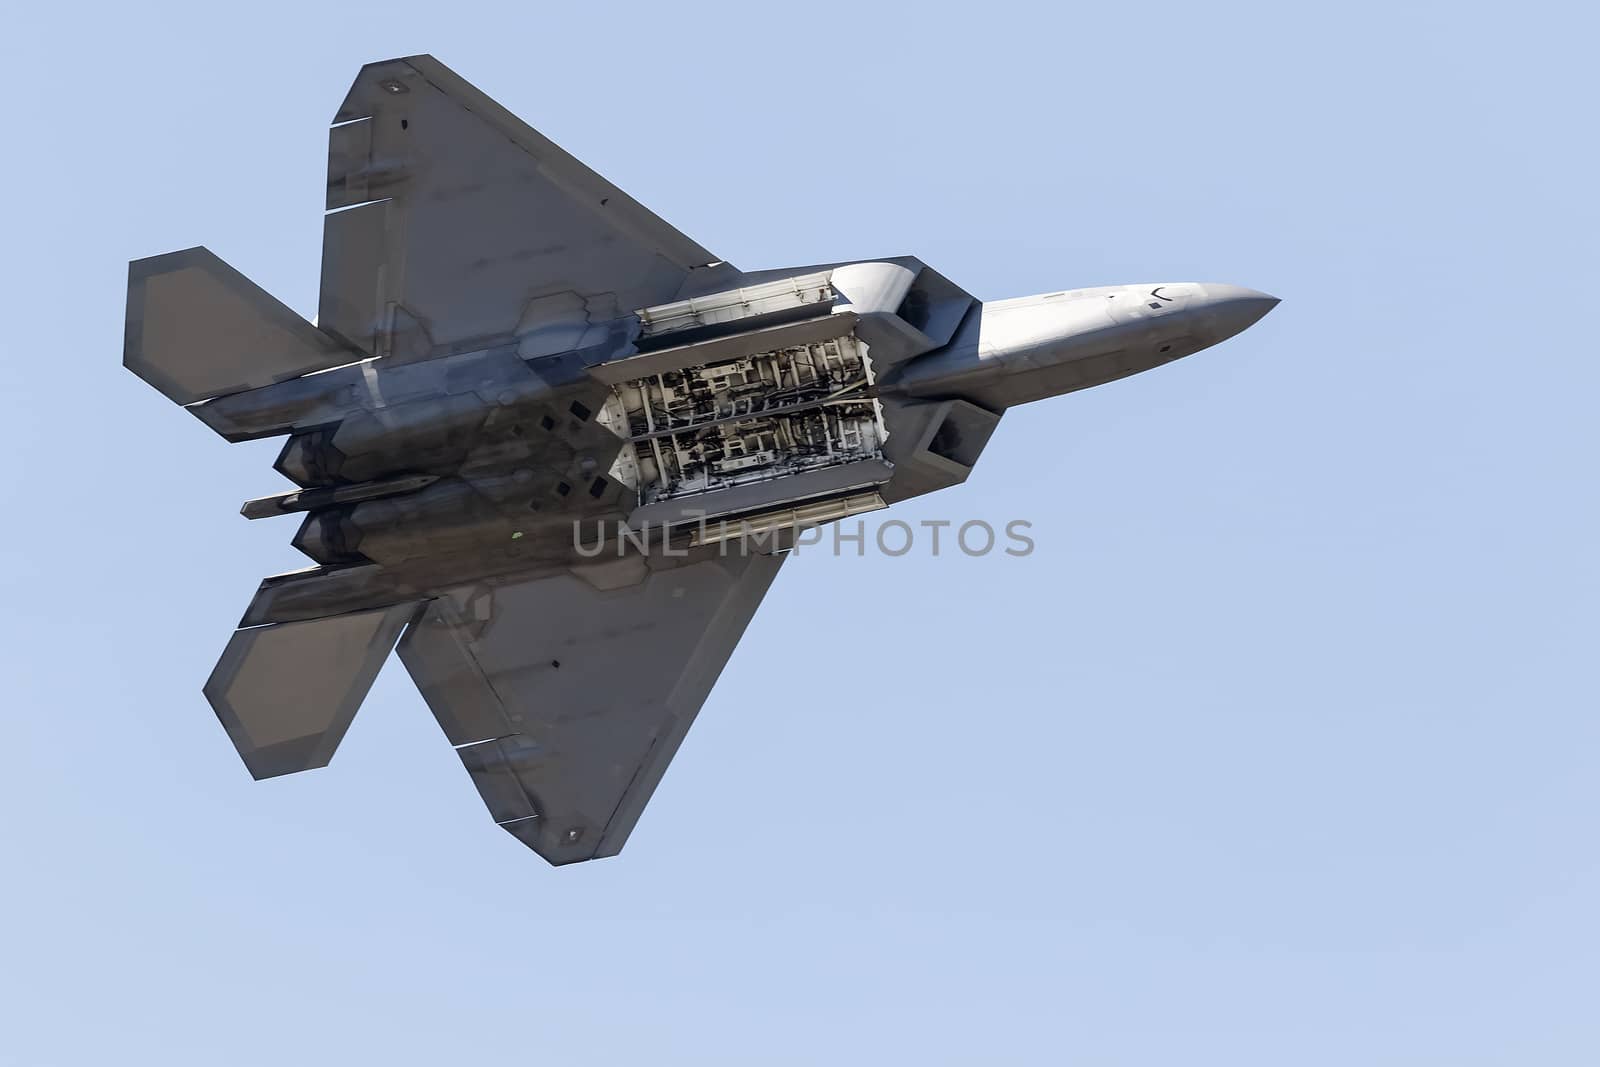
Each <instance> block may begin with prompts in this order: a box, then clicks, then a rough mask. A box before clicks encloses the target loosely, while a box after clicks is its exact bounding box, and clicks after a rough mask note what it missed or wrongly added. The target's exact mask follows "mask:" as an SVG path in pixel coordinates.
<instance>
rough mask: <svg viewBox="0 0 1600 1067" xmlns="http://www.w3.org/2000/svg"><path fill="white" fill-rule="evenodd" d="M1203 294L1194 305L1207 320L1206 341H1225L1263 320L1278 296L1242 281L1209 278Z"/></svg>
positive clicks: (1274, 305)
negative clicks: (1221, 282)
mask: <svg viewBox="0 0 1600 1067" xmlns="http://www.w3.org/2000/svg"><path fill="white" fill-rule="evenodd" d="M1200 289H1201V290H1202V292H1203V294H1204V295H1202V296H1201V297H1200V298H1199V299H1198V300H1196V301H1195V304H1194V305H1192V306H1193V307H1194V310H1195V311H1196V312H1198V313H1199V314H1200V315H1201V316H1202V317H1203V318H1204V321H1205V323H1206V327H1207V329H1206V332H1207V334H1208V337H1207V341H1208V342H1209V343H1210V344H1216V343H1217V342H1218V341H1226V340H1227V339H1228V338H1230V337H1232V336H1233V335H1234V334H1236V333H1240V332H1242V331H1244V330H1246V329H1249V328H1250V327H1251V326H1254V325H1255V324H1256V323H1258V322H1260V321H1261V318H1262V316H1264V315H1266V313H1267V312H1269V311H1271V310H1272V309H1273V308H1275V307H1277V306H1278V298H1277V297H1275V296H1268V295H1267V294H1266V293H1263V292H1260V291H1259V290H1256V289H1246V288H1245V287H1244V286H1242V285H1221V284H1218V283H1215V282H1209V283H1207V284H1205V285H1202V286H1200Z"/></svg>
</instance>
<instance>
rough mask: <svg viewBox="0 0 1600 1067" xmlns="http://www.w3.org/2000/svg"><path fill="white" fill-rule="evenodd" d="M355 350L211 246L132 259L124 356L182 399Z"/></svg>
mask: <svg viewBox="0 0 1600 1067" xmlns="http://www.w3.org/2000/svg"><path fill="white" fill-rule="evenodd" d="M356 358H358V357H357V356H356V355H355V354H353V353H351V352H350V351H349V350H348V349H347V348H346V347H345V346H343V345H341V344H340V343H339V342H338V341H336V340H335V339H334V338H332V337H329V336H328V335H327V334H325V333H323V332H322V331H321V330H319V329H317V328H316V327H315V326H313V325H311V323H309V322H307V321H306V320H305V319H303V318H301V317H300V316H299V315H297V314H295V313H294V312H293V311H292V310H290V309H289V308H288V307H285V306H284V305H283V304H282V303H281V302H279V301H278V300H277V299H276V298H275V297H273V295H272V294H271V293H269V292H267V291H266V290H265V289H262V288H261V287H260V286H258V285H256V284H255V283H254V282H252V281H251V280H250V279H248V278H246V277H245V276H244V275H243V274H240V273H239V272H238V271H236V270H234V269H233V268H232V267H230V266H228V264H226V263H224V262H223V261H222V260H221V259H219V258H218V257H217V256H216V255H214V254H213V253H212V252H211V251H210V250H209V249H206V248H186V249H184V250H183V251H181V252H169V253H167V254H166V255H162V256H151V257H150V258H148V259H136V260H134V261H133V262H132V263H129V264H128V308H127V323H126V329H125V333H124V337H123V350H122V362H123V365H124V366H126V367H127V368H128V369H129V370H131V371H133V372H134V373H135V374H137V375H138V376H139V377H141V378H143V379H144V380H145V381H147V382H149V383H150V384H151V385H153V386H155V387H156V388H157V389H159V390H161V392H162V393H163V394H164V395H165V396H166V397H167V398H168V399H169V400H172V401H173V402H174V403H178V404H193V403H196V402H197V401H200V400H206V399H209V398H210V397H215V396H221V395H223V394H226V393H237V392H242V391H244V390H246V389H256V388H259V387H261V386H264V385H271V384H272V383H274V382H279V381H283V380H284V379H286V378H295V377H298V376H300V375H302V374H308V373H310V372H311V371H318V370H327V369H328V368H330V367H337V366H339V365H340V364H342V363H349V362H350V361H351V360H353V359H356Z"/></svg>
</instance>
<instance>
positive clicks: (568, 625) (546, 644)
mask: <svg viewBox="0 0 1600 1067" xmlns="http://www.w3.org/2000/svg"><path fill="white" fill-rule="evenodd" d="M782 559H783V557H781V556H762V555H750V556H740V555H738V554H736V553H735V554H730V555H728V556H726V557H722V556H720V555H718V554H717V553H716V551H715V550H709V549H708V550H701V552H700V553H699V554H698V555H697V557H696V558H694V559H691V560H689V561H687V562H686V563H685V564H684V565H681V566H677V567H671V568H665V569H657V570H652V571H651V572H650V573H649V574H648V576H647V577H645V579H644V580H643V581H642V582H640V583H638V584H636V585H629V586H625V587H622V588H617V589H610V590H604V591H602V590H599V589H596V588H595V587H594V586H593V585H591V584H590V583H588V582H585V581H583V580H582V579H580V578H578V577H576V576H574V575H572V574H560V575H555V576H552V577H548V578H542V579H535V580H531V581H520V582H516V581H513V582H509V583H506V584H493V585H489V586H486V587H471V588H468V589H464V590H462V591H461V593H460V594H459V595H458V596H454V597H451V598H447V599H446V598H442V599H440V600H437V601H434V602H432V603H431V604H430V605H429V607H428V610H427V611H426V613H425V614H424V615H423V616H422V618H421V619H420V620H419V621H418V622H417V623H416V624H414V625H413V626H411V628H410V629H408V630H407V631H406V635H405V637H404V638H402V639H401V641H400V646H399V652H400V659H401V661H402V662H403V663H405V665H406V669H407V670H408V671H410V672H411V676H412V678H414V679H415V680H416V683H417V686H418V688H419V689H421V691H422V694H423V697H424V698H425V699H426V700H427V702H428V706H429V707H430V708H432V709H433V712H434V714H435V715H436V716H437V717H438V719H439V723H440V725H441V726H442V727H443V728H444V731H445V734H446V735H447V736H448V737H450V739H451V741H452V742H454V743H456V744H458V745H460V746H462V747H459V748H458V749H457V751H458V752H459V754H460V756H461V759H462V762H463V763H464V764H465V766H466V768H467V771H468V773H469V774H470V775H471V777H472V781H473V784H474V785H475V786H476V787H477V788H478V791H479V793H480V794H482V796H483V798H484V802H485V804H486V805H488V807H489V810H490V813H491V815H493V816H494V819H495V821H496V822H499V823H501V824H504V825H506V828H507V830H508V831H510V832H512V833H513V834H514V835H515V836H517V837H518V838H519V839H520V840H522V841H524V842H526V843H527V844H529V845H530V847H532V848H533V849H534V851H536V852H538V853H539V855H541V856H543V857H544V858H545V859H547V860H549V861H550V862H551V863H556V864H561V863H572V862H576V861H578V860H586V859H593V858H595V857H597V856H610V855H615V854H616V853H617V852H619V851H621V849H622V845H623V842H624V841H625V840H626V839H627V836H628V833H629V831H631V830H632V829H633V825H634V823H635V822H636V821H637V819H638V817H639V814H640V812H642V811H643V810H644V805H645V803H646V802H647V801H648V800H649V798H650V794H651V793H652V792H654V790H655V786H656V783H657V782H658V781H659V780H660V778H661V775H662V774H663V773H664V772H665V770H666V766H667V763H668V762H669V761H670V760H671V758H672V756H673V754H674V753H675V752H676V751H677V748H678V745H679V743H680V742H681V741H682V740H683V737H684V735H685V734H686V733H687V732H688V729H689V725H690V724H691V723H692V722H693V721H694V718H695V715H696V713H698V712H699V710H700V706H701V704H703V703H704V702H705V699H706V696H707V694H708V693H709V692H710V691H711V686H712V685H713V684H714V683H715V681H716V679H717V676H718V675H719V674H720V673H721V672H722V668H723V666H724V665H725V664H726V663H727V660H728V657H729V655H730V654H731V653H732V652H733V648H734V646H735V645H736V644H737V643H738V640H739V637H740V636H741V635H742V634H743V633H744V629H745V626H746V625H748V623H749V621H750V618H751V616H752V615H754V614H755V610H756V607H757V606H758V605H759V604H760V602H761V598H762V596H763V595H764V594H765V593H766V590H767V588H768V586H769V585H770V584H771V582H772V579H773V577H774V576H775V575H776V574H777V571H778V568H779V566H780V565H781V564H782ZM474 735H476V736H474ZM462 738H470V739H471V740H472V741H474V742H477V743H466V744H463V742H462V741H461V739H462ZM485 738H487V739H485Z"/></svg>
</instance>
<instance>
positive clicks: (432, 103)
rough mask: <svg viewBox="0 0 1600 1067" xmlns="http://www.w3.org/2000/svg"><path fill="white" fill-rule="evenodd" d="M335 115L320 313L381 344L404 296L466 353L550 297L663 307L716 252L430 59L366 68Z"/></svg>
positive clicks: (367, 343)
mask: <svg viewBox="0 0 1600 1067" xmlns="http://www.w3.org/2000/svg"><path fill="white" fill-rule="evenodd" d="M358 119H365V120H367V121H365V122H355V121H353V120H358ZM336 121H338V122H341V123H350V125H347V126H346V125H341V126H338V127H335V129H334V131H333V134H332V136H331V137H330V145H329V172H328V204H329V206H330V207H335V208H347V210H342V211H335V212H333V213H331V214H329V215H328V216H327V221H326V229H325V233H324V238H323V262H324V275H323V283H322V300H321V311H320V316H321V318H320V321H321V323H322V325H323V326H324V328H326V329H329V330H332V331H334V332H337V333H338V334H340V335H342V336H344V337H346V338H348V339H349V340H350V341H351V342H352V343H354V344H357V345H360V346H361V347H362V348H363V349H365V350H366V351H368V352H372V353H374V354H380V353H383V352H384V350H385V347H386V346H385V342H384V340H383V338H382V336H381V335H382V334H383V333H384V331H386V330H388V329H389V324H388V323H387V322H385V321H381V320H382V317H383V316H387V315H388V314H390V307H391V305H392V306H393V307H395V308H396V309H399V310H400V311H403V313H404V314H405V315H406V316H409V318H410V319H411V320H413V321H414V322H416V323H417V324H420V325H421V326H423V327H425V328H426V332H427V335H428V337H429V339H430V342H431V344H433V345H435V346H438V347H439V348H440V349H442V350H458V349H459V348H460V346H461V345H463V344H465V343H468V342H474V343H478V344H484V343H489V342H491V341H495V342H498V341H502V340H508V339H511V338H513V337H515V336H518V335H520V333H523V332H528V331H531V330H535V329H537V328H538V326H539V325H540V323H538V322H536V321H529V315H527V314H525V312H526V311H527V310H528V309H529V308H530V307H533V308H535V310H537V309H538V308H539V307H540V306H542V305H541V304H538V303H535V302H536V301H540V300H541V299H542V298H544V297H546V296H549V295H551V294H558V293H568V292H570V293H573V294H576V296H577V297H579V298H583V299H588V298H591V297H596V296H599V295H601V294H605V295H606V296H607V301H606V303H609V304H611V305H613V306H619V307H621V308H624V309H633V308H642V307H647V306H650V305H653V304H660V303H663V302H665V301H668V300H671V299H673V298H674V297H676V296H677V294H678V291H679V290H680V289H681V288H682V286H683V282H684V279H685V277H686V276H687V275H688V272H689V271H690V270H691V269H692V268H694V267H698V266H703V265H705V264H708V263H711V262H712V261H714V260H715V259H716V258H717V257H716V256H714V255H712V254H711V253H710V252H708V251H706V250H705V249H704V248H702V247H700V246H699V245H698V244H696V243H695V242H694V241H691V240H690V239H688V238H687V237H685V236H684V235H683V234H681V233H679V232H678V231H677V230H675V229H673V228H672V227H671V226H669V225H668V224H667V223H665V222H663V221H662V220H661V219H660V218H658V217H657V216H656V215H654V214H652V213H651V212H650V211H648V210H647V209H645V208H644V207H643V206H641V205H640V204H639V203H638V202H637V201H635V200H633V199H632V198H631V197H629V196H628V195H627V194H625V193H623V192H622V191H621V190H620V189H618V188H617V187H616V186H614V185H612V184H611V183H610V182H608V181H606V180H605V179H604V178H601V177H600V176H599V175H598V174H596V173H595V172H594V171H592V170H590V169H589V168H588V167H586V166H584V165H583V164H582V163H580V162H579V161H578V160H576V159H574V158H573V157H572V156H570V155H568V154H567V153H566V152H564V151H563V150H562V149H560V148H559V147H557V146H556V145H555V144H554V143H553V142H551V141H550V140H548V139H547V138H545V137H543V136H541V135H540V134H539V133H537V132H536V131H534V130H533V129H531V128H530V127H528V126H527V124H525V123H523V122H522V121H521V120H520V119H518V118H516V116H514V115H512V114H511V113H510V112H508V111H507V110H506V109H505V108H503V107H501V106H500V105H499V104H496V103H495V102H494V101H492V100H490V99H489V98H488V97H487V96H485V95H484V94H483V93H481V92H479V91H478V90H477V89H475V88H474V87H473V86H471V85H469V84H468V83H467V82H465V81H464V80H462V79H461V78H460V77H459V76H457V75H456V74H455V73H454V72H452V71H450V70H449V69H448V68H446V67H445V66H444V65H443V64H441V63H439V62H438V61H437V60H435V59H433V58H432V57H431V56H412V57H410V58H407V59H398V60H391V61H388V62H385V63H375V64H372V65H369V66H367V67H364V68H363V69H362V71H361V73H360V74H359V75H358V76H357V78H356V81H355V84H354V85H353V86H352V87H351V89H350V94H349V96H348V97H347V98H346V100H345V103H344V106H343V107H342V108H340V110H339V117H338V119H337V120H336ZM383 198H387V199H386V201H385V202H386V206H385V207H384V208H383V209H382V211H381V213H380V212H379V211H376V210H375V209H374V208H373V207H358V206H350V205H358V204H362V203H364V202H365V201H367V200H378V199H383ZM351 216H357V218H351ZM409 358H420V357H419V356H418V355H417V354H415V353H412V354H411V355H410V357H409Z"/></svg>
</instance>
